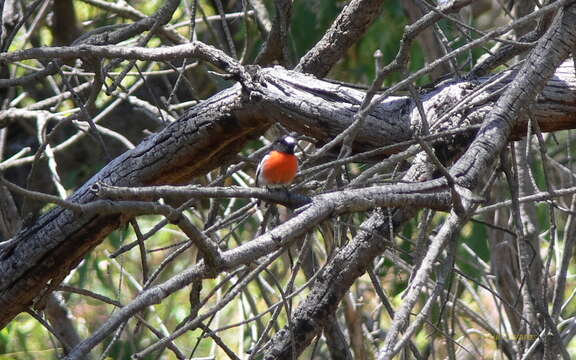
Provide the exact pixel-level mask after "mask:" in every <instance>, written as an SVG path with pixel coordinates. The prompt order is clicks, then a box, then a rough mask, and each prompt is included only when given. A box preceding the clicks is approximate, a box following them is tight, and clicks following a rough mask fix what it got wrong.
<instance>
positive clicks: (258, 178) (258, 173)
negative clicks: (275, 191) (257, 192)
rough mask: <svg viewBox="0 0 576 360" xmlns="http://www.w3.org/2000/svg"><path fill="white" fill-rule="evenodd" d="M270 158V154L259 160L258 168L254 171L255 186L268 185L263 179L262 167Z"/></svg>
mask: <svg viewBox="0 0 576 360" xmlns="http://www.w3.org/2000/svg"><path fill="white" fill-rule="evenodd" d="M269 157H270V154H268V155H266V156H264V157H263V158H262V160H260V164H258V168H257V169H256V184H255V185H256V186H260V185H268V183H267V181H266V179H264V174H263V169H262V168H263V167H264V165H263V164H264V163H265V162H266V160H268V158H269Z"/></svg>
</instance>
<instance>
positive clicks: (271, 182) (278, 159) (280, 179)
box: [256, 136, 298, 189]
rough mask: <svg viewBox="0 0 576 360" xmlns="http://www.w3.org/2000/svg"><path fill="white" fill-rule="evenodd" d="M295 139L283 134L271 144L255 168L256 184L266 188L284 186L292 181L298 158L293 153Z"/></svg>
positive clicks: (296, 170)
mask: <svg viewBox="0 0 576 360" xmlns="http://www.w3.org/2000/svg"><path fill="white" fill-rule="evenodd" d="M295 146H296V139H294V138H293V137H292V136H283V137H281V138H280V139H278V140H276V141H275V142H274V144H272V149H271V150H270V152H269V153H268V154H266V156H264V157H263V158H262V160H261V161H260V164H259V165H258V169H257V170H256V186H266V187H267V188H268V189H274V188H284V189H286V186H287V185H290V184H291V183H292V180H294V178H295V177H296V173H297V172H298V158H297V157H296V155H294V147H295Z"/></svg>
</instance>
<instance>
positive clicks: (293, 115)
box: [0, 63, 576, 326]
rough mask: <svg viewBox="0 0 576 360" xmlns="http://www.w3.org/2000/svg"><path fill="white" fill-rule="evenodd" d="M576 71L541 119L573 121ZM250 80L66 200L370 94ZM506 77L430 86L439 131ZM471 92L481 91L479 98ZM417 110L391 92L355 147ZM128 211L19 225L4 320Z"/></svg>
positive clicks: (411, 126) (391, 137)
mask: <svg viewBox="0 0 576 360" xmlns="http://www.w3.org/2000/svg"><path fill="white" fill-rule="evenodd" d="M573 74H574V72H573V67H572V66H571V64H570V63H566V64H565V65H564V66H563V67H562V68H561V69H560V70H559V72H557V74H556V76H557V78H558V79H557V80H556V79H554V80H553V81H552V82H550V83H549V86H548V87H547V88H545V89H544V91H543V92H542V93H543V94H548V95H546V96H545V98H543V99H542V100H541V101H540V102H539V103H538V104H537V106H536V115H537V119H538V120H539V121H542V122H541V123H540V126H541V128H542V129H545V130H548V131H550V130H558V129H561V128H570V127H574V125H573V122H574V120H576V119H575V117H574V111H570V112H567V110H568V109H574V104H576V101H575V98H574V91H573V87H574V84H575V80H574V75H573ZM253 80H254V83H253V84H252V85H253V88H252V89H248V88H242V86H240V85H235V86H233V87H231V88H229V89H227V90H224V91H222V92H221V93H219V94H217V95H215V96H213V97H212V98H210V99H208V100H206V101H204V102H202V103H201V104H200V105H198V106H196V107H195V108H193V109H191V110H190V111H189V112H188V113H187V114H186V115H185V116H183V117H182V118H181V119H180V120H178V121H176V122H174V123H171V124H169V125H168V126H167V127H166V128H165V129H164V130H162V131H161V132H159V133H157V134H155V135H153V136H151V137H150V138H148V139H146V140H144V141H143V142H142V143H141V144H140V145H138V146H137V147H136V148H135V149H133V150H131V151H129V152H126V153H125V154H123V155H121V156H120V157H118V158H117V159H115V160H114V161H112V162H111V163H110V164H108V165H107V166H106V167H105V168H104V169H102V170H101V171H100V172H99V173H98V174H97V175H95V176H94V177H93V178H92V179H91V180H90V181H88V182H87V183H86V184H85V185H84V186H82V187H81V188H80V189H78V191H77V192H76V193H75V194H74V195H73V196H71V198H70V199H69V200H70V201H71V202H77V203H86V202H90V201H93V200H94V199H95V196H94V194H93V193H92V192H91V190H90V189H91V186H92V185H93V184H95V183H102V184H108V185H115V186H143V185H158V184H179V183H183V182H186V181H189V180H190V179H192V178H194V177H195V176H199V175H202V174H205V173H206V172H207V171H210V170H212V169H214V168H215V167H218V166H221V165H222V164H225V163H226V162H227V161H229V160H230V159H231V158H232V157H233V156H234V154H236V153H237V152H238V151H239V150H240V149H241V148H242V147H243V146H244V144H245V143H246V142H247V141H248V140H249V139H251V138H252V137H254V136H258V135H259V134H261V133H262V132H263V131H264V130H265V129H266V128H267V127H268V126H269V124H270V122H271V121H275V120H277V121H281V122H282V123H283V124H284V125H286V126H288V127H289V128H292V129H296V130H298V131H300V132H302V133H303V134H308V135H311V136H314V137H315V138H316V139H318V140H319V141H327V140H328V139H330V138H331V137H333V136H334V134H335V133H336V132H338V131H341V129H344V128H346V127H347V126H349V125H350V123H351V121H352V118H353V115H354V114H355V109H357V108H358V104H359V103H360V102H361V98H362V95H363V94H362V92H360V91H357V90H352V89H347V88H344V87H342V86H336V85H334V84H329V83H326V82H323V81H320V80H317V79H314V78H313V77H311V76H306V75H302V74H297V73H293V72H289V71H286V70H283V69H281V68H272V69H264V70H260V71H256V72H255V73H254V74H253ZM486 80H487V79H486ZM505 84H506V82H503V83H499V84H492V85H491V86H490V87H487V88H482V86H480V85H478V83H477V82H475V83H469V82H468V83H466V82H455V83H449V84H447V85H445V86H443V87H441V88H439V89H437V90H435V91H433V92H431V93H429V94H426V95H424V96H423V98H422V101H423V104H424V107H425V108H426V109H427V111H429V114H428V121H429V122H430V125H431V127H432V128H433V129H434V128H435V127H436V128H437V130H435V131H441V130H442V129H449V128H454V127H458V126H467V125H470V124H471V123H478V122H480V121H481V120H482V117H483V115H484V114H485V112H486V111H488V110H489V109H490V108H491V106H492V105H493V102H492V101H494V100H495V96H494V93H495V92H496V91H497V89H499V88H500V87H501V86H504V85H505ZM475 89H482V91H485V92H486V95H485V96H484V97H483V96H478V94H477V93H475V92H474V90H475ZM496 94H497V92H496ZM472 95H476V96H475V97H472ZM473 98H474V99H483V100H482V102H481V103H478V102H477V101H476V100H475V101H472V99H473ZM298 99H300V101H298ZM458 104H462V105H461V111H456V112H455V113H454V114H453V115H451V116H447V117H445V115H446V114H448V113H449V112H446V110H447V109H448V110H449V109H453V108H455V107H457V106H458ZM470 109H472V110H473V111H472V112H470ZM416 114H417V111H416V110H415V107H414V106H413V104H411V102H410V100H409V99H408V98H403V97H396V98H391V99H389V100H387V101H386V102H384V103H382V104H380V105H379V106H378V107H376V108H375V111H374V112H373V113H371V114H369V116H368V117H367V118H366V122H365V123H364V127H363V128H362V129H361V130H360V132H359V134H358V136H357V141H356V143H355V146H356V150H357V151H362V150H372V149H374V148H377V147H381V146H383V145H386V144H394V143H396V142H398V141H400V140H403V139H411V138H412V137H413V134H414V133H416V132H417V129H418V127H419V125H418V121H417V120H416V119H418V117H417V115H416ZM466 115H467V116H466ZM446 121H447V122H446ZM454 124H456V125H454ZM464 144H465V142H464ZM397 150H400V149H397ZM126 220H127V217H125V216H120V215H92V216H90V217H85V216H84V217H82V216H78V215H77V214H75V213H74V212H73V211H70V210H65V209H63V208H56V209H53V210H52V211H50V212H48V213H47V214H45V215H44V216H42V217H41V218H40V219H39V220H38V221H37V222H36V224H34V225H33V226H31V227H29V228H27V229H25V230H23V231H22V232H20V233H19V234H18V235H17V236H16V237H15V238H14V239H13V240H12V242H11V243H12V244H14V245H13V247H8V248H5V249H4V251H3V252H2V254H1V259H0V272H2V273H3V274H5V276H4V277H2V279H1V281H0V289H1V295H0V304H2V310H1V311H0V326H4V325H5V324H6V323H7V322H9V321H10V320H11V319H12V318H13V317H14V316H15V315H16V314H18V313H19V312H21V311H23V310H24V309H25V308H26V307H27V306H29V305H30V304H31V303H32V301H33V299H34V298H35V297H36V296H37V295H38V294H40V293H41V292H42V290H43V289H44V287H45V286H46V285H47V284H49V283H50V281H51V280H52V279H58V278H60V277H61V276H63V275H65V274H67V273H68V271H70V269H72V268H73V267H74V266H76V264H78V262H80V261H81V259H82V258H83V256H84V255H85V254H86V253H87V252H88V251H90V250H91V249H92V248H93V247H95V246H96V245H97V244H99V243H100V242H101V241H102V239H103V238H104V237H105V236H106V235H107V234H109V233H110V232H111V231H112V230H114V229H116V228H117V227H118V226H120V224H122V223H123V222H125V221H126ZM53 285H56V284H53Z"/></svg>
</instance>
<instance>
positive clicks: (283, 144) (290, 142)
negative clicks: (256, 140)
mask: <svg viewBox="0 0 576 360" xmlns="http://www.w3.org/2000/svg"><path fill="white" fill-rule="evenodd" d="M295 146H296V139H294V138H293V137H292V136H284V137H282V138H280V139H278V140H276V142H275V143H274V146H273V147H272V148H273V149H274V150H276V151H280V152H283V153H287V154H294V147H295Z"/></svg>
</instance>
